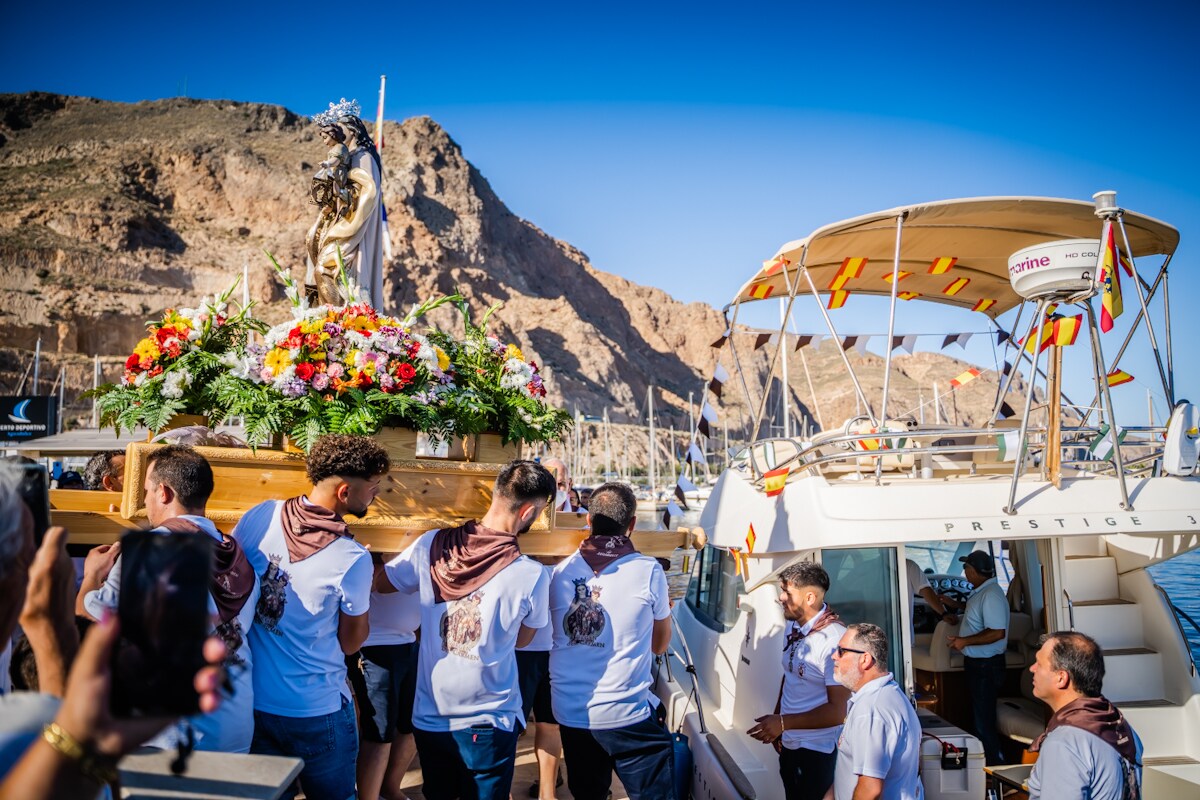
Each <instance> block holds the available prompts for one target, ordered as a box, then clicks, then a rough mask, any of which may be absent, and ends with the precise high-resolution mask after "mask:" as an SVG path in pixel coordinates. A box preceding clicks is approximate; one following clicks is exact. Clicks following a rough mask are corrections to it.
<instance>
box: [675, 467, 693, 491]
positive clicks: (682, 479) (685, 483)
mask: <svg viewBox="0 0 1200 800" xmlns="http://www.w3.org/2000/svg"><path fill="white" fill-rule="evenodd" d="M678 485H679V488H680V489H683V491H684V492H685V493H686V492H694V491H696V484H694V483H692V482H691V481H689V480H688V479H687V476H686V475H684V474H683V473H682V472H681V473H679V481H678Z"/></svg>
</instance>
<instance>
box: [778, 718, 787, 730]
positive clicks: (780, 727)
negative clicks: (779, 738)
mask: <svg viewBox="0 0 1200 800" xmlns="http://www.w3.org/2000/svg"><path fill="white" fill-rule="evenodd" d="M786 730H787V723H785V722H784V721H783V714H780V715H779V731H780V732H781V733H782V732H783V731H786Z"/></svg>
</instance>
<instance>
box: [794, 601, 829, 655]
mask: <svg viewBox="0 0 1200 800" xmlns="http://www.w3.org/2000/svg"><path fill="white" fill-rule="evenodd" d="M835 622H841V620H840V619H838V615H837V612H836V611H834V610H833V607H832V606H829V605H826V606H825V610H824V611H823V612H821V616H819V617H817V621H816V622H814V623H813V626H812V627H811V628H810V629H809V631H808V633H803V632H801V630H800V629H801V628H803V627H804V626H803V625H797V624H796V622H795V621H794V620H793V621H792V629H791V630H790V631H788V635H787V641H785V642H784V643H783V649H784V650H787V649H788V648H789V647H792V646H793V645H795V644H796V643H797V642H799V641H800V640H801V639H803V638H804V637H805V636H812V635H813V634H814V633H816V632H817V631H823V630H825V629H826V628H828V627H829V626H830V625H832V624H833V623H835Z"/></svg>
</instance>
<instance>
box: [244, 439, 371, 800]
mask: <svg viewBox="0 0 1200 800" xmlns="http://www.w3.org/2000/svg"><path fill="white" fill-rule="evenodd" d="M307 466H308V479H309V480H310V481H311V482H312V491H310V492H309V493H308V494H307V495H306V496H303V497H293V498H291V499H289V500H268V501H266V502H264V503H260V504H259V505H257V506H255V507H254V508H252V509H250V511H248V512H247V513H246V515H245V516H243V517H242V519H241V521H240V522H238V525H237V527H236V528H235V529H234V532H233V535H234V536H235V537H236V538H237V539H238V541H240V542H241V544H242V546H243V547H244V548H245V551H246V555H247V556H248V557H249V559H250V563H251V564H252V566H253V567H254V571H255V573H257V574H258V575H259V576H260V580H261V585H262V592H261V595H260V598H259V602H258V606H257V608H256V611H255V617H254V626H253V628H252V629H251V631H250V645H251V648H252V649H253V652H254V660H255V664H254V723H255V725H254V742H253V744H252V745H251V750H250V751H251V752H252V753H261V754H265V755H283V756H292V757H297V758H302V759H304V770H303V771H302V772H301V773H300V786H301V788H302V789H303V790H304V794H305V796H307V797H321V798H331V800H340V798H349V797H353V796H354V795H355V789H354V779H355V767H354V765H355V759H356V758H357V755H358V731H357V728H356V727H355V722H354V707H353V705H352V704H351V701H350V690H349V689H348V688H347V686H346V662H345V656H346V655H348V654H350V653H356V652H358V650H359V648H361V647H362V644H363V642H364V641H365V640H366V638H367V633H368V623H367V609H368V607H369V605H370V594H371V580H372V575H373V572H374V570H373V568H372V566H371V554H370V552H368V551H367V549H366V548H365V547H363V546H362V545H360V544H358V543H357V542H355V541H354V537H353V535H352V534H351V533H350V529H349V528H348V527H347V526H346V522H345V521H344V519H343V516H344V515H346V514H352V515H354V516H357V517H361V516H362V515H363V514H365V513H366V511H367V507H368V506H369V505H371V503H372V501H374V500H375V496H376V495H377V494H378V493H379V485H380V481H381V480H382V478H383V476H384V475H385V474H386V473H387V471H388V469H389V468H390V467H391V463H390V461H389V460H388V456H387V452H386V451H385V450H384V449H383V448H382V447H381V446H380V445H379V444H378V443H377V442H376V441H374V440H373V439H370V438H368V437H365V436H333V435H331V436H323V437H321V438H320V439H318V440H317V442H316V444H314V445H313V447H312V450H311V451H310V452H309V454H308V462H307Z"/></svg>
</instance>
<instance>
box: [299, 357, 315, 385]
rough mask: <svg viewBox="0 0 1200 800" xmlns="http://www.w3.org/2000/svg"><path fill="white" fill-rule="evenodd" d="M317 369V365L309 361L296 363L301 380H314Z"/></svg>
mask: <svg viewBox="0 0 1200 800" xmlns="http://www.w3.org/2000/svg"><path fill="white" fill-rule="evenodd" d="M316 371H317V369H316V367H314V366H313V365H312V364H309V363H307V362H305V363H302V364H297V365H296V377H297V378H300V379H301V380H305V381H309V380H312V376H313V373H314V372H316Z"/></svg>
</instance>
